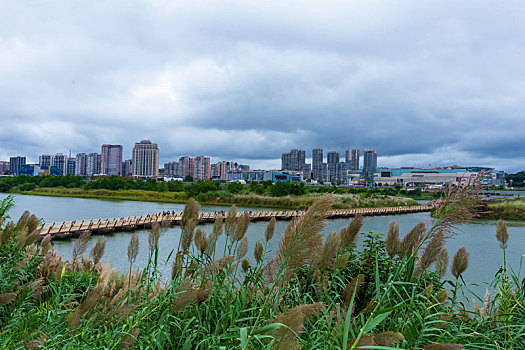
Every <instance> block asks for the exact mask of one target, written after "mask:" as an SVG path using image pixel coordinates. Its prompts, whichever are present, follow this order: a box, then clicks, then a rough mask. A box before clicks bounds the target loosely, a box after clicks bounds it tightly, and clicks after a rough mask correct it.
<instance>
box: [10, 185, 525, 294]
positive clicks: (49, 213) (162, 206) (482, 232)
mask: <svg viewBox="0 0 525 350" xmlns="http://www.w3.org/2000/svg"><path fill="white" fill-rule="evenodd" d="M6 196H7V194H4V193H0V199H3V198H5V197H6ZM15 205H16V206H15V208H13V209H12V210H11V211H10V215H11V217H12V219H13V220H15V221H16V220H17V219H18V217H19V216H20V215H21V214H22V213H23V212H24V210H29V211H30V212H31V213H34V214H35V215H37V216H38V217H39V218H42V219H43V220H44V221H45V222H53V221H57V222H58V221H69V220H82V219H99V218H113V217H124V216H131V215H145V214H150V213H154V212H159V211H167V210H170V211H171V210H174V211H182V210H183V208H184V205H182V204H169V203H153V202H134V201H120V200H99V199H82V198H59V197H40V196H24V195H15ZM227 209H228V208H225V207H212V206H204V207H202V209H201V210H202V211H212V212H213V211H218V210H225V211H226V210H227ZM238 210H252V211H255V210H262V209H253V208H239V209H238ZM391 220H396V221H397V222H398V223H399V226H400V234H401V235H402V236H403V235H405V234H406V233H408V231H410V229H411V228H412V227H413V226H414V225H416V224H417V223H419V222H425V223H427V224H429V225H430V224H431V218H430V214H429V213H414V214H405V215H391V216H372V217H365V219H364V224H363V228H362V230H361V232H363V233H367V232H374V233H385V232H386V231H387V229H388V224H389V222H390V221H391ZM349 221H350V219H334V220H328V221H327V224H326V228H325V230H324V232H325V234H328V233H330V232H331V231H339V230H341V228H343V227H344V226H346V225H348V223H349ZM266 225H267V223H266V222H254V223H251V224H250V226H249V227H248V231H247V237H248V239H249V250H248V255H249V256H250V257H251V256H253V248H254V246H255V242H256V241H257V240H264V231H265V228H266ZM287 225H288V222H285V221H278V222H277V224H276V228H275V237H274V238H273V240H272V241H273V244H274V245H276V244H277V243H278V242H279V240H280V237H282V234H283V233H284V230H285V228H286V226H287ZM495 225H496V221H489V220H476V221H473V222H471V223H468V224H463V225H461V226H460V227H458V230H457V234H456V235H455V237H453V238H452V239H449V240H448V241H447V244H446V247H447V249H448V250H449V256H450V260H452V257H453V255H454V254H455V252H456V251H457V250H458V249H459V248H460V247H466V248H467V251H468V252H469V253H470V261H469V268H468V269H467V271H466V272H465V273H464V275H463V277H464V279H465V281H466V282H467V283H469V284H470V285H471V287H472V289H473V290H474V291H475V292H476V293H481V294H482V293H484V291H485V288H486V286H487V283H489V282H490V281H492V280H493V278H494V275H495V274H496V272H497V271H498V269H499V268H500V266H501V264H502V260H503V252H502V250H501V248H500V247H499V242H498V241H497V240H496V237H495V233H496V227H495ZM507 225H508V232H509V235H510V239H509V247H508V248H507V252H506V253H507V260H508V262H509V265H510V266H511V268H513V269H514V270H515V271H516V272H519V269H520V261H521V259H522V256H524V254H525V222H507ZM211 226H212V225H211V224H207V225H203V226H201V227H202V228H203V229H204V230H205V231H206V232H207V233H209V232H210V231H211ZM180 232H181V231H180V227H178V226H175V227H172V228H169V229H168V230H167V231H166V232H165V233H164V234H163V235H162V237H161V238H160V242H159V258H160V260H159V261H160V270H161V272H162V273H163V274H166V275H169V271H170V269H171V261H167V258H168V257H169V256H170V254H171V253H172V251H173V250H174V249H175V250H176V249H177V244H178V241H179V237H180ZM137 233H138V236H139V242H140V251H139V255H138V257H137V261H136V262H135V264H134V268H136V267H140V268H142V267H144V266H145V265H146V263H147V258H148V233H149V230H138V231H137ZM131 235H132V233H130V232H116V233H113V234H108V235H106V236H105V237H106V238H107V244H106V251H105V255H104V258H103V259H104V260H105V259H108V260H109V262H110V264H111V266H112V267H114V268H116V269H117V270H119V271H121V272H125V271H127V270H128V269H129V263H128V259H127V246H128V243H129V239H130V238H131ZM96 240H97V237H96V236H93V237H92V238H91V241H90V243H89V247H88V250H87V252H89V250H90V249H91V247H92V246H93V245H94V244H95V243H96ZM74 242H75V241H74V240H65V241H54V242H53V247H54V249H55V250H57V251H58V252H59V254H63V255H64V258H65V259H70V258H71V255H72V249H73V245H74ZM361 242H362V240H361ZM224 243H225V242H224V235H222V236H221V239H220V240H219V241H218V244H217V252H218V254H220V253H221V252H222V250H223V247H224ZM358 246H359V245H358ZM86 254H87V253H86ZM172 259H173V256H172V257H171V260H172ZM523 274H525V268H524V269H522V275H523ZM446 278H449V279H451V278H452V276H451V275H450V272H448V273H447V276H446ZM521 278H523V276H521Z"/></svg>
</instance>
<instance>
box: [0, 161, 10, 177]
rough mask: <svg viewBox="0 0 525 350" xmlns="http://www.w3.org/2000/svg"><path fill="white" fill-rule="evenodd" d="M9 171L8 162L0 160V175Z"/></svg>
mask: <svg viewBox="0 0 525 350" xmlns="http://www.w3.org/2000/svg"><path fill="white" fill-rule="evenodd" d="M8 171H9V162H8V161H7V160H0V175H2V174H5V173H7V172H8Z"/></svg>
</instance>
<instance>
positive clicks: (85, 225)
mask: <svg viewBox="0 0 525 350" xmlns="http://www.w3.org/2000/svg"><path fill="white" fill-rule="evenodd" d="M431 208H432V207H430V206H427V205H417V206H400V207H387V208H359V209H336V210H332V211H331V212H330V214H329V215H328V218H329V219H338V218H350V217H354V216H356V215H358V214H360V215H363V216H375V215H397V214H409V213H420V212H428V211H430V209H431ZM244 213H245V212H237V214H236V215H237V216H238V217H240V216H241V215H243V214H244ZM248 213H249V215H250V221H270V220H271V219H272V218H275V219H276V220H291V219H293V218H294V217H298V216H301V215H302V214H303V213H304V211H301V210H284V211H250V212H248ZM226 216H227V213H226V212H207V213H206V212H203V213H200V214H199V223H200V224H204V223H213V222H215V220H217V219H220V220H224V219H225V218H226ZM181 221H182V212H180V213H173V214H172V212H169V213H162V212H160V213H154V214H148V215H141V216H128V217H122V218H107V219H95V220H75V221H64V222H53V223H44V224H43V225H42V227H41V230H40V236H41V237H44V236H46V235H51V239H52V240H60V239H67V238H74V237H78V236H80V235H81V234H82V233H83V232H86V231H91V233H92V234H106V233H110V232H114V231H134V230H136V229H147V228H151V225H152V224H154V223H161V224H162V223H165V222H169V224H170V225H180V222H181Z"/></svg>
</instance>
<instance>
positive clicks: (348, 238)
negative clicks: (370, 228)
mask: <svg viewBox="0 0 525 350" xmlns="http://www.w3.org/2000/svg"><path fill="white" fill-rule="evenodd" d="M362 226H363V216H362V215H361V214H357V215H356V216H355V217H354V218H353V219H352V221H350V224H348V226H347V227H345V228H343V229H342V230H341V232H340V235H341V247H342V248H349V247H351V246H352V245H354V244H355V243H356V242H357V238H358V237H359V231H360V230H361V227H362Z"/></svg>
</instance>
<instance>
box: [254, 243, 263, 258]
mask: <svg viewBox="0 0 525 350" xmlns="http://www.w3.org/2000/svg"><path fill="white" fill-rule="evenodd" d="M263 252H264V248H263V245H262V243H261V241H257V243H255V248H254V250H253V257H254V258H255V261H257V263H261V261H262V257H263Z"/></svg>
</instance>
